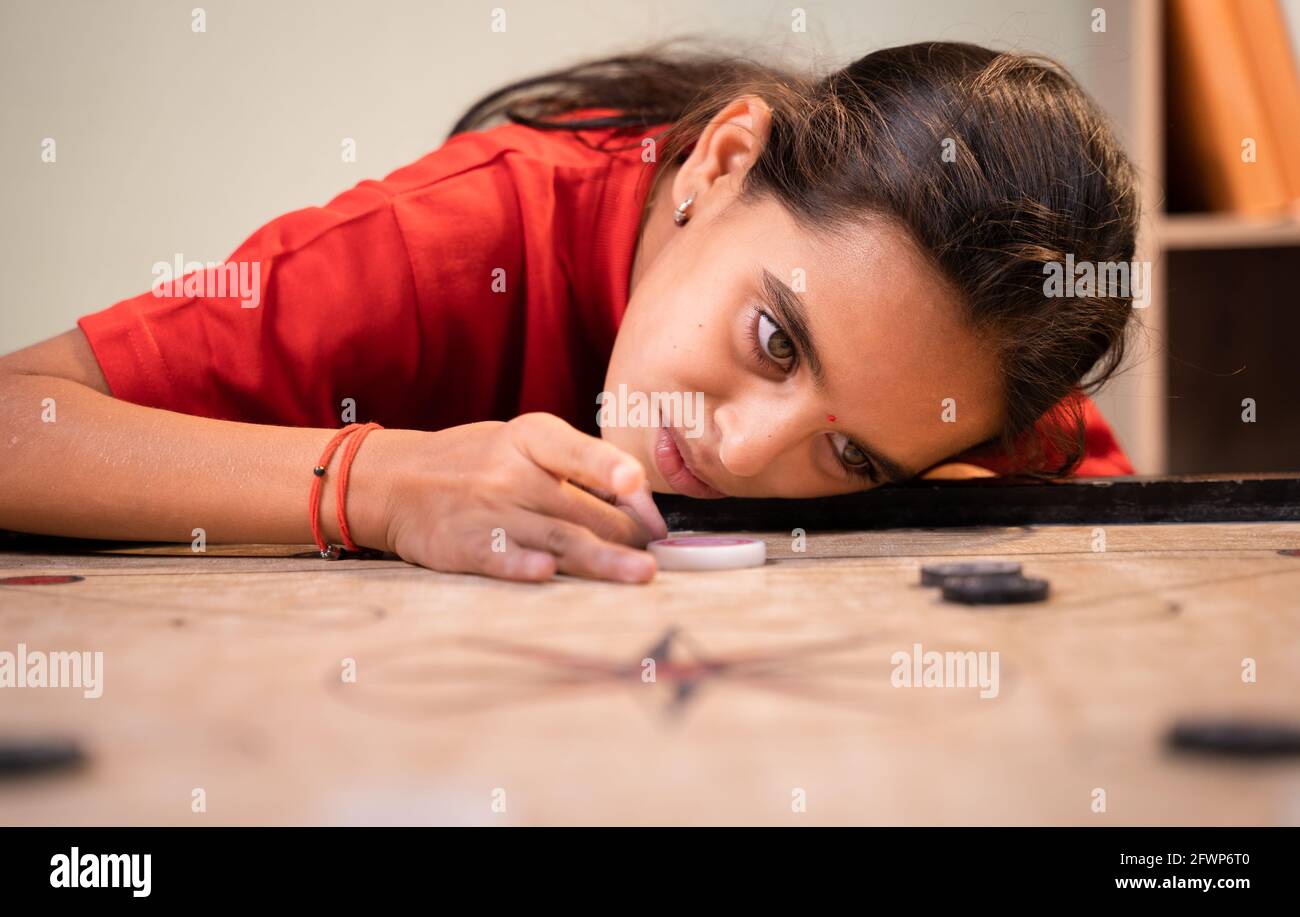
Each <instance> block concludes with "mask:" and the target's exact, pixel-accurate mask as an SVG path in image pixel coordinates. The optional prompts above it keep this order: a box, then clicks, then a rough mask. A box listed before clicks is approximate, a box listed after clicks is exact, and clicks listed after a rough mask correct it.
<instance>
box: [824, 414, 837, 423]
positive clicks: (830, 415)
mask: <svg viewBox="0 0 1300 917" xmlns="http://www.w3.org/2000/svg"><path fill="white" fill-rule="evenodd" d="M826 419H827V420H829V421H830V422H831V423H835V415H834V414H827V415H826Z"/></svg>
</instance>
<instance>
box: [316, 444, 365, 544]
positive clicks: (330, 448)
mask: <svg viewBox="0 0 1300 917" xmlns="http://www.w3.org/2000/svg"><path fill="white" fill-rule="evenodd" d="M360 427H361V424H359V423H350V424H348V425H347V426H346V427H344V428H343V429H342V430H339V431H338V432H337V433H335V434H334V437H333V438H332V439H331V440H330V441H329V442H328V443H327V444H326V446H325V451H324V452H322V453H321V456H320V461H319V462H317V463H316V466H315V467H314V468H312V470H311V472H312V474H313V475H315V477H314V478H313V479H312V482H311V534H312V537H313V538H315V539H316V547H317V548H318V549H319V550H320V556H321V557H324V558H327V559H334V558H336V557H338V556H339V555H338V548H337V547H335V546H333V545H327V544H326V543H325V535H324V534H323V533H322V532H321V530H320V489H321V485H322V484H323V483H324V479H325V469H326V468H328V467H329V464H330V459H331V458H333V457H334V450H336V449H338V447H339V443H341V442H343V440H345V439H347V438H348V436H350V435H351V434H352V433H355V432H356V431H357V430H358V429H359V428H360Z"/></svg>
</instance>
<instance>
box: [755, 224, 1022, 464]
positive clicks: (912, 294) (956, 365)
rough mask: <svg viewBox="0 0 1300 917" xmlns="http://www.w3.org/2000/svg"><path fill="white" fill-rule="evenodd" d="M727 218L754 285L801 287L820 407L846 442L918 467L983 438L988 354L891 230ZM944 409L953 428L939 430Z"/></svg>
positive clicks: (994, 382) (995, 397)
mask: <svg viewBox="0 0 1300 917" xmlns="http://www.w3.org/2000/svg"><path fill="white" fill-rule="evenodd" d="M737 209H738V210H740V211H744V212H743V213H737V214H736V218H737V219H736V224H735V226H734V228H735V230H736V232H735V241H736V242H737V243H738V244H739V245H740V246H741V248H740V251H745V252H748V253H749V260H752V261H753V262H754V264H753V271H754V278H755V282H756V283H761V280H760V278H761V273H762V270H763V269H764V268H766V269H767V270H769V271H771V272H772V273H773V274H775V275H776V276H777V277H778V278H780V279H781V280H782V281H784V282H785V283H787V284H789V285H791V286H795V287H796V289H797V284H798V283H799V282H800V281H802V282H803V285H804V290H803V293H802V295H803V298H804V301H805V302H806V303H807V305H808V324H809V330H810V332H811V336H812V339H813V341H814V343H815V345H816V347H817V351H818V354H819V355H820V357H821V360H822V362H823V363H824V364H825V370H826V380H827V388H826V398H827V401H828V407H829V408H830V409H831V410H832V411H833V412H834V413H836V415H837V417H842V418H843V421H844V423H843V426H844V429H845V430H846V431H847V432H857V433H860V434H862V435H863V436H864V437H865V436H868V435H869V436H870V440H871V442H873V443H875V444H878V445H879V447H880V448H882V449H884V450H887V451H891V452H892V453H893V454H894V455H896V456H898V457H900V458H918V457H920V458H921V459H922V461H924V460H925V458H927V457H928V456H929V455H930V454H931V453H935V456H934V460H935V461H937V460H938V459H940V458H943V457H944V456H945V455H947V454H948V452H949V451H953V450H956V449H960V448H964V446H965V445H970V444H973V443H975V442H977V441H979V440H982V439H984V438H985V437H986V436H988V435H990V434H991V433H992V432H993V430H994V429H995V428H996V425H997V422H998V419H999V417H1000V414H1001V406H1000V404H1001V396H1000V391H1001V386H1000V384H999V381H998V372H997V363H996V355H995V353H994V350H993V347H992V346H991V345H990V344H989V343H988V342H987V341H985V340H983V339H981V337H980V336H979V335H978V334H977V333H976V332H975V331H974V330H973V329H971V328H970V327H968V326H967V325H966V323H965V321H964V318H963V314H962V312H963V310H962V305H961V302H960V300H959V298H958V294H957V292H956V291H955V290H954V289H953V288H952V286H951V285H950V284H949V283H948V282H947V281H946V280H945V278H944V277H943V276H942V274H940V272H939V270H938V269H937V268H936V267H935V266H934V265H933V264H931V263H930V262H929V260H928V259H926V258H925V257H924V255H923V254H922V253H921V252H919V251H918V250H917V249H916V247H915V245H914V244H913V243H912V241H911V239H910V237H909V236H908V235H907V234H906V233H905V232H904V231H903V230H902V229H901V228H899V227H898V226H897V225H896V224H894V223H892V222H890V221H887V220H883V219H881V220H871V221H865V222H862V223H859V224H856V225H853V226H849V227H845V228H842V229H837V230H836V231H834V232H831V231H809V230H808V229H807V228H805V227H801V226H800V225H799V224H798V223H797V222H796V221H795V220H794V219H793V218H792V217H791V216H790V215H789V214H788V213H787V212H786V210H785V209H784V208H783V207H781V206H780V205H778V204H776V203H775V202H772V201H759V202H755V203H754V204H752V205H746V206H745V207H742V208H737ZM947 398H952V399H954V400H955V402H956V406H957V411H956V417H957V420H956V422H955V423H949V422H944V420H943V413H942V412H943V406H944V399H947ZM837 426H840V424H839V423H837ZM954 443H955V445H954ZM905 444H910V445H905Z"/></svg>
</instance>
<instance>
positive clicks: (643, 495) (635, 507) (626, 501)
mask: <svg viewBox="0 0 1300 917" xmlns="http://www.w3.org/2000/svg"><path fill="white" fill-rule="evenodd" d="M616 505H617V506H619V507H620V508H622V509H627V510H631V511H632V512H634V513H636V517H637V519H638V520H640V522H641V524H642V525H644V526H645V527H646V528H647V529H649V530H650V535H651V537H653V538H667V537H668V524H667V523H666V522H664V517H663V513H661V512H659V507H658V506H657V505H656V504H655V498H654V495H653V494H651V492H650V485H649V484H643V485H642V486H641V487H640V489H638V490H634V491H632V493H630V494H623V495H622V496H620V497H618V498H617V501H616Z"/></svg>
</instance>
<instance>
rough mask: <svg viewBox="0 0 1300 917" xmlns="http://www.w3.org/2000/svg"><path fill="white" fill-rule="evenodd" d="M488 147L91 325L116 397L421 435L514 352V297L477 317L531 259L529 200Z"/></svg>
mask: <svg viewBox="0 0 1300 917" xmlns="http://www.w3.org/2000/svg"><path fill="white" fill-rule="evenodd" d="M486 143H487V141H485V140H477V139H476V140H475V141H473V142H470V143H448V144H445V145H444V146H443V147H442V148H440V149H439V150H437V151H435V152H433V153H431V154H429V155H427V156H425V157H424V158H423V159H421V160H419V161H418V162H416V163H413V164H412V165H409V166H405V167H403V168H402V169H399V170H397V171H395V172H393V173H392V174H390V175H389V176H388V177H386V178H385V179H383V180H382V181H376V180H367V181H363V182H361V183H360V184H358V185H357V186H356V187H354V188H352V189H350V190H348V191H345V192H343V193H342V194H340V195H338V196H337V197H335V198H334V199H333V200H331V201H330V202H329V203H328V204H326V205H324V206H322V207H309V208H306V209H303V210H296V211H293V212H291V213H287V214H284V215H283V216H280V217H277V218H275V219H273V220H271V221H270V222H269V223H267V224H266V225H264V226H262V227H261V228H260V229H258V230H257V231H256V232H254V233H253V234H252V235H251V236H250V237H249V238H248V239H247V240H246V241H245V242H244V243H243V244H242V245H240V246H239V247H238V248H237V249H236V250H235V251H234V253H233V254H231V256H230V257H229V258H228V259H227V261H226V262H225V263H224V264H222V265H220V266H217V267H208V268H205V269H203V270H199V271H195V272H193V273H190V274H188V275H186V276H185V277H184V278H183V279H181V280H179V281H177V282H175V283H174V284H173V285H170V286H169V285H168V284H167V283H166V282H162V283H160V282H159V281H158V280H156V281H155V284H154V287H153V288H152V289H150V290H149V291H147V292H145V293H142V294H140V295H138V296H134V297H131V298H129V299H125V300H123V301H121V302H118V303H116V304H115V305H112V306H110V307H108V308H106V309H104V310H102V311H99V312H95V313H93V314H90V315H86V316H84V317H83V318H81V319H80V320H79V322H78V325H79V326H80V328H81V329H82V331H83V332H84V333H85V335H86V337H87V339H88V340H89V342H90V346H91V348H92V350H93V351H94V354H95V357H96V359H97V361H98V363H99V365H100V368H101V369H102V370H103V373H104V376H105V378H106V380H107V382H108V386H109V390H110V391H111V392H112V394H113V395H114V396H115V397H117V398H120V399H123V400H126V401H131V402H134V403H137V404H142V405H146V406H149V407H157V408H163V409H166V410H172V411H178V412H182V413H186V414H194V415H198V416H205V417H215V418H220V419H226V420H240V421H247V422H254V423H273V424H283V425H290V426H328V427H337V426H339V425H340V424H341V423H343V422H346V421H348V420H353V419H355V420H357V421H367V420H374V421H378V422H380V423H383V424H385V425H386V426H399V425H400V426H417V425H418V424H419V423H421V422H422V421H423V420H426V419H427V417H425V416H424V415H425V414H426V413H427V409H428V405H429V403H430V400H429V399H430V392H432V391H436V390H438V389H439V388H440V387H441V388H442V389H443V391H444V394H445V392H446V390H447V389H448V388H449V387H450V385H451V384H452V383H451V382H449V380H464V379H465V378H467V377H468V373H471V372H473V371H474V370H475V368H476V366H477V364H478V363H486V362H487V360H486V359H484V358H483V355H484V354H493V353H495V352H496V351H497V350H499V349H500V347H501V340H500V338H501V337H502V336H503V335H504V334H506V330H505V329H506V327H507V325H506V323H507V322H508V321H509V320H510V318H511V314H512V313H511V309H510V305H509V304H508V303H505V302H504V301H503V300H504V299H506V298H509V297H500V298H498V300H497V301H496V302H497V303H499V304H500V305H499V307H498V308H497V310H496V312H495V313H494V314H493V316H491V317H489V319H486V320H485V319H484V318H483V317H482V316H481V315H479V314H478V313H479V312H481V309H479V308H477V306H478V304H479V303H481V302H482V299H483V296H484V292H483V291H484V290H486V289H487V282H488V279H490V277H489V275H490V272H491V270H492V265H505V266H506V267H508V268H510V269H512V270H515V269H517V268H518V262H519V259H520V254H519V245H520V243H519V238H518V233H519V228H518V225H517V216H516V212H517V207H516V205H515V202H514V191H513V189H512V188H511V187H510V181H509V179H508V177H506V173H505V170H503V169H500V168H492V166H493V162H494V155H495V152H499V151H492V150H489V149H486V146H485V144H486ZM497 158H499V157H497ZM453 344H454V346H453ZM448 400H451V399H448ZM349 407H351V408H352V411H353V412H352V416H345V412H346V411H347V410H348V408H349ZM422 407H423V408H424V411H423V412H422V411H421V408H422ZM477 409H478V407H477V406H476V405H470V406H468V407H467V410H477ZM456 419H458V418H456V417H454V416H453V417H452V420H456Z"/></svg>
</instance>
